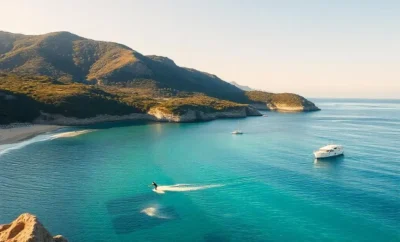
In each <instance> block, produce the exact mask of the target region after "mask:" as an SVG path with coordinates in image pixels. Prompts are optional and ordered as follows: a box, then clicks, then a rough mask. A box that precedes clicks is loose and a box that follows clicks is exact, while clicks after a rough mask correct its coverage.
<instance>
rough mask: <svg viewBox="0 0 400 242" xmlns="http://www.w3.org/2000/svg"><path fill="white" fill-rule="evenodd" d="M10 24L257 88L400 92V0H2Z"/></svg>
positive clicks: (1, 21)
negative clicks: (122, 48)
mask: <svg viewBox="0 0 400 242" xmlns="http://www.w3.org/2000/svg"><path fill="white" fill-rule="evenodd" d="M0 6H1V10H0V12H1V14H0V30H4V31H9V32H17V33H23V34H43V33H47V32H54V31H61V30H65V31H70V32H73V33H75V34H78V35H81V36H83V37H87V38H91V39H96V40H106V41H114V42H119V43H123V44H125V45H127V46H129V47H131V48H133V49H135V50H137V51H139V52H141V53H143V54H156V55H163V56H168V57H170V58H171V59H173V60H174V61H175V63H177V64H178V65H181V66H187V67H193V68H196V69H199V70H202V71H206V72H210V73H213V74H216V75H217V76H219V77H220V78H222V79H224V80H226V81H236V82H238V83H240V84H243V85H249V86H251V87H253V88H257V89H264V90H267V91H273V92H295V93H299V94H302V95H304V96H307V97H369V98H400V1H399V0H393V1H379V0H375V1H368V0H359V1H352V0H343V1H340V0H331V1H328V0H325V1H324V0H319V1H307V0H293V1H278V0H274V1H267V0H263V1H244V0H243V1H235V0H214V1H212V0H209V1H205V0H193V1H191V0H182V1H178V0H176V1H173V0H169V1H167V0H164V1H157V0H143V1H134V0H126V1H124V0H108V1H106V0H97V1H84V0H68V1H61V0H0Z"/></svg>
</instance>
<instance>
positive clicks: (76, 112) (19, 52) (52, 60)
mask: <svg viewBox="0 0 400 242" xmlns="http://www.w3.org/2000/svg"><path fill="white" fill-rule="evenodd" d="M0 105H1V106H0V107H1V108H0V124H8V123H13V122H33V123H46V124H61V125H79V124H88V123H95V122H102V121H114V120H127V119H144V120H155V121H157V120H158V121H172V122H192V121H205V120H212V119H216V118H233V117H246V116H257V115H260V113H259V112H258V111H257V109H262V110H273V111H285V112H286V111H294V112H299V111H316V110H319V109H318V108H317V107H316V106H315V105H314V103H312V102H310V101H308V100H307V99H305V98H303V97H301V96H299V95H296V94H290V93H281V94H274V93H267V92H262V91H253V90H242V89H240V88H238V87H236V86H235V85H232V84H230V83H228V82H225V81H223V80H222V79H220V78H219V77H217V76H216V75H213V74H209V73H206V72H202V71H198V70H195V69H191V68H185V67H180V66H178V65H176V64H175V63H174V61H173V60H171V59H169V58H167V57H162V56H155V55H147V56H145V55H142V54H140V53H139V52H137V51H135V50H133V49H131V48H129V47H127V46H125V45H122V44H118V43H113V42H104V41H95V40H91V39H86V38H83V37H80V36H78V35H75V34H72V33H69V32H55V33H48V34H44V35H22V34H14V33H9V32H3V31H0Z"/></svg>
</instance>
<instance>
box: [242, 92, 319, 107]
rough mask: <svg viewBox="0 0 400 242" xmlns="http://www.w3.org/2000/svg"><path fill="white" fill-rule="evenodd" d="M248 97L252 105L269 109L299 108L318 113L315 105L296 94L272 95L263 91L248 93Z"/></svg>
mask: <svg viewBox="0 0 400 242" xmlns="http://www.w3.org/2000/svg"><path fill="white" fill-rule="evenodd" d="M246 96H247V97H248V99H249V102H250V103H259V104H265V105H266V107H269V109H273V110H274V109H278V110H279V108H277V107H279V106H286V107H293V108H299V109H302V110H303V111H317V110H319V108H318V107H317V106H315V104H314V103H312V102H310V101H309V100H307V99H305V98H304V97H302V96H299V95H297V94H294V93H270V92H263V91H248V92H246Z"/></svg>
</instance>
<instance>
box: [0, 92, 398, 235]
mask: <svg viewBox="0 0 400 242" xmlns="http://www.w3.org/2000/svg"><path fill="white" fill-rule="evenodd" d="M314 101H315V102H316V104H317V105H318V106H319V107H320V108H321V109H322V111H320V112H313V113H296V114H293V113H292V114H289V113H286V114H285V113H274V112H268V113H266V114H267V115H268V116H267V117H253V118H247V119H240V120H234V119H226V120H217V121H212V122H205V123H188V124H174V123H152V124H144V123H142V124H141V123H119V124H113V125H110V124H104V125H96V126H90V127H84V128H82V129H96V130H95V131H93V132H90V133H84V134H81V135H79V136H75V137H69V138H68V137H65V138H57V139H52V136H53V134H46V135H42V136H39V137H36V138H34V139H33V140H30V141H27V142H23V143H21V144H17V145H11V146H10V145H9V146H3V147H1V149H2V151H0V223H6V222H9V221H11V220H13V219H15V218H16V217H17V216H18V215H19V214H21V213H23V212H30V213H33V214H35V215H37V216H38V217H39V219H40V220H41V221H42V223H44V224H45V226H46V227H47V228H48V229H49V230H50V232H51V233H52V234H62V235H64V236H65V237H67V238H68V239H69V240H70V241H72V242H81V241H174V242H177V241H400V101H393V100H392V101H390V100H386V101H376V100H327V99H319V100H318V99H317V100H314ZM236 128H239V129H241V130H243V132H245V134H243V135H236V136H235V135H232V134H231V132H232V131H233V130H234V129H236ZM71 130H75V129H66V130H62V131H59V132H67V131H71ZM53 138H54V137H53ZM328 143H335V144H342V145H343V146H344V148H345V155H344V156H342V157H338V158H335V159H330V160H326V161H322V160H321V161H320V160H318V161H316V160H314V158H313V154H312V152H313V151H314V150H316V149H318V148H319V147H321V146H324V145H326V144H328ZM152 181H155V182H157V183H158V184H159V186H160V187H159V190H158V193H156V192H154V191H152V188H151V187H149V185H150V184H151V182H152ZM182 184H183V185H182ZM185 184H186V185H185Z"/></svg>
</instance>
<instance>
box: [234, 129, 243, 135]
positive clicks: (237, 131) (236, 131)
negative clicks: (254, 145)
mask: <svg viewBox="0 0 400 242" xmlns="http://www.w3.org/2000/svg"><path fill="white" fill-rule="evenodd" d="M232 134H243V132H242V131H241V130H238V129H237V130H235V131H233V132H232Z"/></svg>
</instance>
